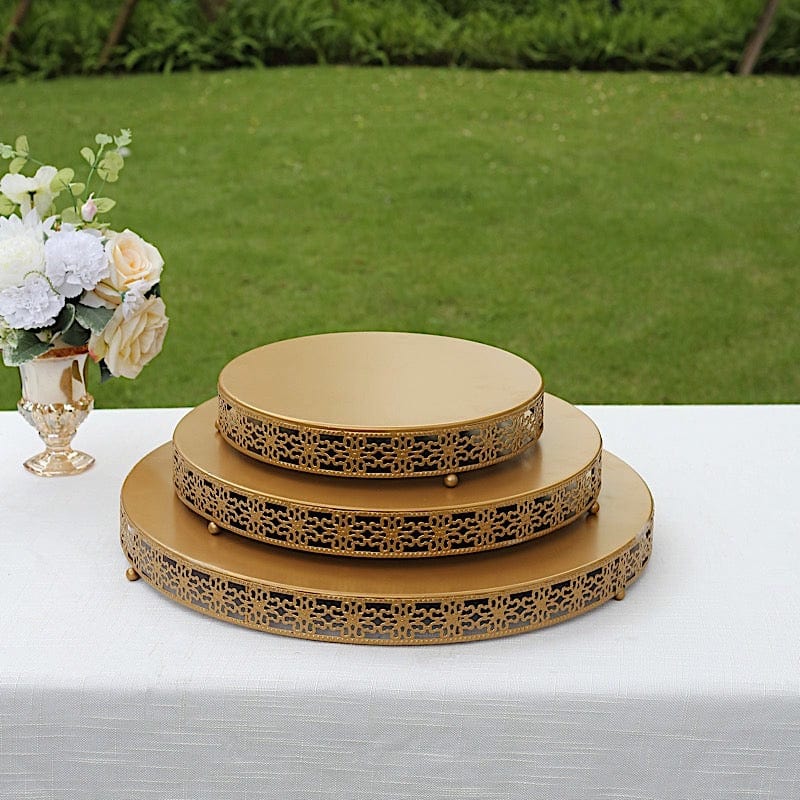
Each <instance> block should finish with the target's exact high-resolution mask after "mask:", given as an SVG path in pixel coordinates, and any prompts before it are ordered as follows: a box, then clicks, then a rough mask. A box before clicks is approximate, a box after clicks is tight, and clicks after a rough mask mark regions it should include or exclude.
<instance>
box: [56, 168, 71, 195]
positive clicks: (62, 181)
mask: <svg viewBox="0 0 800 800" xmlns="http://www.w3.org/2000/svg"><path fill="white" fill-rule="evenodd" d="M74 177H75V170H72V169H70V168H69V167H67V168H66V169H60V170H59V171H58V172H56V176H55V178H53V180H52V181H50V191H51V192H55V193H56V194H58V192H60V191H61V190H62V189H63V188H64V187H65V186H69V184H70V182H71V181H72V179H73V178H74Z"/></svg>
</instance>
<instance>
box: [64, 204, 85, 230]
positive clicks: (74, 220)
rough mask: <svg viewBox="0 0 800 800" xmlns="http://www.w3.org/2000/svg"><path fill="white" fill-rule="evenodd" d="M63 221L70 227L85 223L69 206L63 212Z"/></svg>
mask: <svg viewBox="0 0 800 800" xmlns="http://www.w3.org/2000/svg"><path fill="white" fill-rule="evenodd" d="M61 221H62V222H68V223H69V224H70V225H80V224H81V222H83V220H82V219H81V215H80V214H79V213H78V212H77V211H76V210H75V209H74V208H72V206H67V207H66V208H65V209H64V210H63V211H62V212H61Z"/></svg>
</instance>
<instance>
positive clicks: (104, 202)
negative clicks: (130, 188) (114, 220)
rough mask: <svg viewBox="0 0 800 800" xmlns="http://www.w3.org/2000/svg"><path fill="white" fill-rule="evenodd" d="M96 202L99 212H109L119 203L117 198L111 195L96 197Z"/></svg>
mask: <svg viewBox="0 0 800 800" xmlns="http://www.w3.org/2000/svg"><path fill="white" fill-rule="evenodd" d="M94 204H95V205H96V206H97V213H98V214H107V213H108V212H109V211H111V209H112V208H114V206H115V205H116V204H117V201H116V200H112V199H111V198H110V197H95V198H94Z"/></svg>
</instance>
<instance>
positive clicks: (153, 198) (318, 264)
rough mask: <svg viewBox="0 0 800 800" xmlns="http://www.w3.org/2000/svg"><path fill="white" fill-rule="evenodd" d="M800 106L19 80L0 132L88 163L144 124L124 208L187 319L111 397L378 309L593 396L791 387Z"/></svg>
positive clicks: (411, 85) (722, 85)
mask: <svg viewBox="0 0 800 800" xmlns="http://www.w3.org/2000/svg"><path fill="white" fill-rule="evenodd" d="M799 111H800V81H798V80H797V79H794V78H780V77H765V78H757V79H751V80H739V79H735V78H731V77H729V76H701V75H682V74H667V73H659V74H647V73H630V74H605V73H576V72H569V73H547V72H527V73H525V72H502V71H501V72H474V71H462V70H455V69H443V70H433V69H425V68H405V69H403V68H385V69H366V68H349V67H300V68H279V69H273V70H255V71H235V72H216V73H202V74H201V73H182V74H174V75H171V76H158V75H155V76H154V75H139V76H129V77H124V78H117V77H103V78H77V79H62V80H59V81H55V82H44V83H18V84H6V85H4V86H2V87H0V139H2V140H3V141H9V140H13V138H14V137H15V136H16V135H18V134H19V133H23V132H24V133H27V134H28V138H29V140H30V143H31V148H32V154H33V155H34V156H37V157H39V158H41V160H45V161H47V162H48V163H54V164H56V165H57V166H75V167H77V166H79V156H78V150H79V148H80V147H81V146H82V145H84V144H86V143H89V142H90V141H91V139H92V138H93V136H94V133H95V132H96V131H97V130H100V129H102V130H108V131H110V132H113V131H114V130H116V129H118V128H119V127H121V126H124V127H132V128H133V131H134V137H135V138H134V143H133V146H132V150H133V155H132V157H131V158H130V159H128V162H127V165H126V168H125V170H124V171H123V173H122V177H121V180H120V183H119V184H117V185H116V186H115V187H114V192H113V194H112V196H114V197H116V198H117V200H118V201H119V205H118V207H117V209H115V210H114V212H112V215H111V216H112V221H113V222H114V223H115V226H116V227H117V228H120V229H121V228H124V227H130V228H131V229H133V230H135V231H137V232H139V233H140V234H141V235H142V236H144V237H145V238H146V239H148V240H149V241H151V242H154V243H155V244H157V245H158V247H159V248H160V250H161V252H162V254H163V255H164V258H165V260H166V268H165V273H164V278H163V282H162V287H163V291H164V297H165V300H166V302H167V309H168V312H169V314H170V317H171V330H170V333H169V335H168V337H167V342H166V346H165V349H164V352H163V353H162V355H161V356H160V357H159V358H158V359H157V360H156V361H155V362H153V364H151V365H150V366H149V367H147V368H146V369H145V371H144V372H143V373H142V375H141V376H140V378H139V379H138V380H136V381H135V382H130V381H126V380H123V379H120V380H117V381H114V382H111V383H108V384H105V385H103V386H99V385H97V382H95V385H94V387H93V391H94V394H95V396H96V403H97V405H98V406H99V407H106V408H108V407H115V406H128V405H130V406H182V405H194V404H197V403H199V402H201V401H202V400H204V399H207V398H208V397H210V396H212V395H213V394H214V392H215V383H216V377H217V375H218V373H219V370H220V369H221V368H222V367H223V366H224V364H225V363H226V362H227V361H228V360H230V359H231V358H232V357H233V356H235V355H236V354H238V353H240V352H242V351H244V350H247V349H250V348H252V347H255V346H258V345H261V344H264V343H267V342H270V341H274V340H277V339H282V338H286V337H290V336H298V335H304V334H310V333H318V332H323V331H339V330H357V329H366V330H368V329H376V330H411V331H422V332H429V333H439V334H447V335H452V336H460V337H464V338H468V339H477V340H481V341H485V342H488V343H490V344H494V345H497V346H499V347H503V348H506V349H509V350H511V351H513V352H516V353H518V354H520V355H522V356H523V357H525V358H528V359H529V360H531V361H532V362H533V363H534V364H536V365H537V366H538V367H539V369H540V371H541V372H542V373H543V375H544V377H545V382H546V386H547V388H548V389H549V390H550V391H553V392H555V393H556V394H559V395H561V396H563V397H565V398H566V399H568V400H570V401H572V402H582V403H726V402H737V403H745V402H797V401H798V399H799V398H800V370H798V363H800V313H799V312H798V297H800V291H799V290H800V277H799V272H798V252H800V248H798V233H799V232H800V231H799V230H798V229H799V228H800V217H799V216H798V202H797V200H798V190H799V189H800V183H799V181H798V172H797V157H798V155H800V142H799V141H798V138H797V119H798V112H799ZM16 373H17V371H16V370H13V369H4V370H1V371H0V407H2V408H13V407H14V404H15V403H16V400H17V398H18V392H19V388H18V376H17V374H16Z"/></svg>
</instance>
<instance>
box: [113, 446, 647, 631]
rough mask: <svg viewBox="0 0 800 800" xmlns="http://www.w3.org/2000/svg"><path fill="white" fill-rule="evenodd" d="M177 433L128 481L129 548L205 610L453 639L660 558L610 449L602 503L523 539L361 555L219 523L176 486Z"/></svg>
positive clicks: (142, 568) (540, 613)
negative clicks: (455, 551)
mask: <svg viewBox="0 0 800 800" xmlns="http://www.w3.org/2000/svg"><path fill="white" fill-rule="evenodd" d="M172 455H173V454H172V447H171V446H170V445H169V444H166V445H164V446H162V447H160V448H159V449H157V450H155V451H153V452H152V453H151V454H150V455H148V456H146V457H145V458H144V459H143V460H142V461H140V462H139V464H137V465H136V467H134V469H133V470H132V471H131V473H130V475H129V476H128V478H127V480H126V481H125V484H124V486H123V489H122V524H121V542H122V548H123V550H124V552H125V555H126V556H127V558H128V560H129V561H130V564H131V570H129V577H130V578H135V577H137V576H141V577H142V578H144V579H145V580H146V581H147V582H148V583H150V584H151V585H152V586H154V587H155V588H156V589H158V590H159V591H161V592H163V593H164V594H165V595H167V596H168V597H170V598H171V599H173V600H175V601H177V602H179V603H182V604H184V605H187V606H189V607H191V608H194V609H195V610H197V611H200V612H201V613H203V614H207V615H209V616H212V617H216V618H219V619H222V620H225V621H227V622H233V623H236V624H238V625H243V626H246V627H249V628H255V629H258V630H263V631H269V632H271V633H278V634H282V635H286V636H296V637H300V638H306V639H317V640H325V641H335V642H352V643H362V644H383V645H400V644H439V643H447V642H461V641H470V640H475V639H489V638H494V637H499V636H507V635H510V634H514V633H521V632H523V631H527V630H532V629H535V628H542V627H545V626H547V625H552V624H554V623H556V622H561V621H563V620H566V619H569V618H570V617H574V616H576V615H578V614H581V613H583V612H585V611H588V610H590V609H592V608H595V607H596V606H598V605H600V604H601V603H604V602H606V601H607V600H609V599H611V598H614V597H618V598H621V597H623V596H624V592H625V589H626V587H627V586H628V585H629V584H630V583H631V582H632V581H634V580H635V579H636V578H637V577H638V575H639V573H640V572H641V570H642V569H643V567H644V565H645V564H646V562H647V559H648V558H649V555H650V551H651V545H652V539H651V530H652V515H653V502H652V498H651V496H650V492H649V491H648V489H647V486H646V485H645V484H644V482H643V481H642V479H641V478H640V477H639V476H638V475H637V474H636V473H635V472H634V471H633V470H632V469H631V468H630V467H628V466H627V465H626V464H625V463H624V462H622V461H621V460H620V459H618V458H616V457H615V456H613V455H610V454H609V453H604V455H603V458H604V460H603V489H602V492H601V494H600V497H599V503H600V506H601V511H600V513H599V514H597V515H594V514H590V515H585V516H582V517H581V518H580V519H578V520H576V521H575V522H573V523H572V524H570V525H568V526H566V527H564V528H562V529H560V530H559V531H556V532H555V533H551V534H550V535H548V536H544V537H542V538H538V539H535V540H533V541H530V542H526V543H524V544H519V545H516V546H515V547H509V548H502V549H498V550H491V551H487V552H482V553H474V554H472V555H461V556H453V557H451V558H427V559H380V560H378V559H364V558H361V559H355V558H350V559H347V558H334V557H331V556H327V555H317V554H315V553H306V552H299V551H295V550H291V549H287V548H283V547H273V546H271V545H266V544H263V543H261V542H256V541H253V540H251V539H248V538H245V537H242V536H211V535H209V533H208V530H207V524H206V520H204V519H202V518H200V517H199V516H197V515H196V514H194V513H192V512H191V511H190V510H189V509H188V508H187V507H186V506H185V505H184V504H183V503H181V501H180V500H178V498H177V497H176V495H175V492H174V491H173V485H172V480H171V478H170V468H171V463H172Z"/></svg>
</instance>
